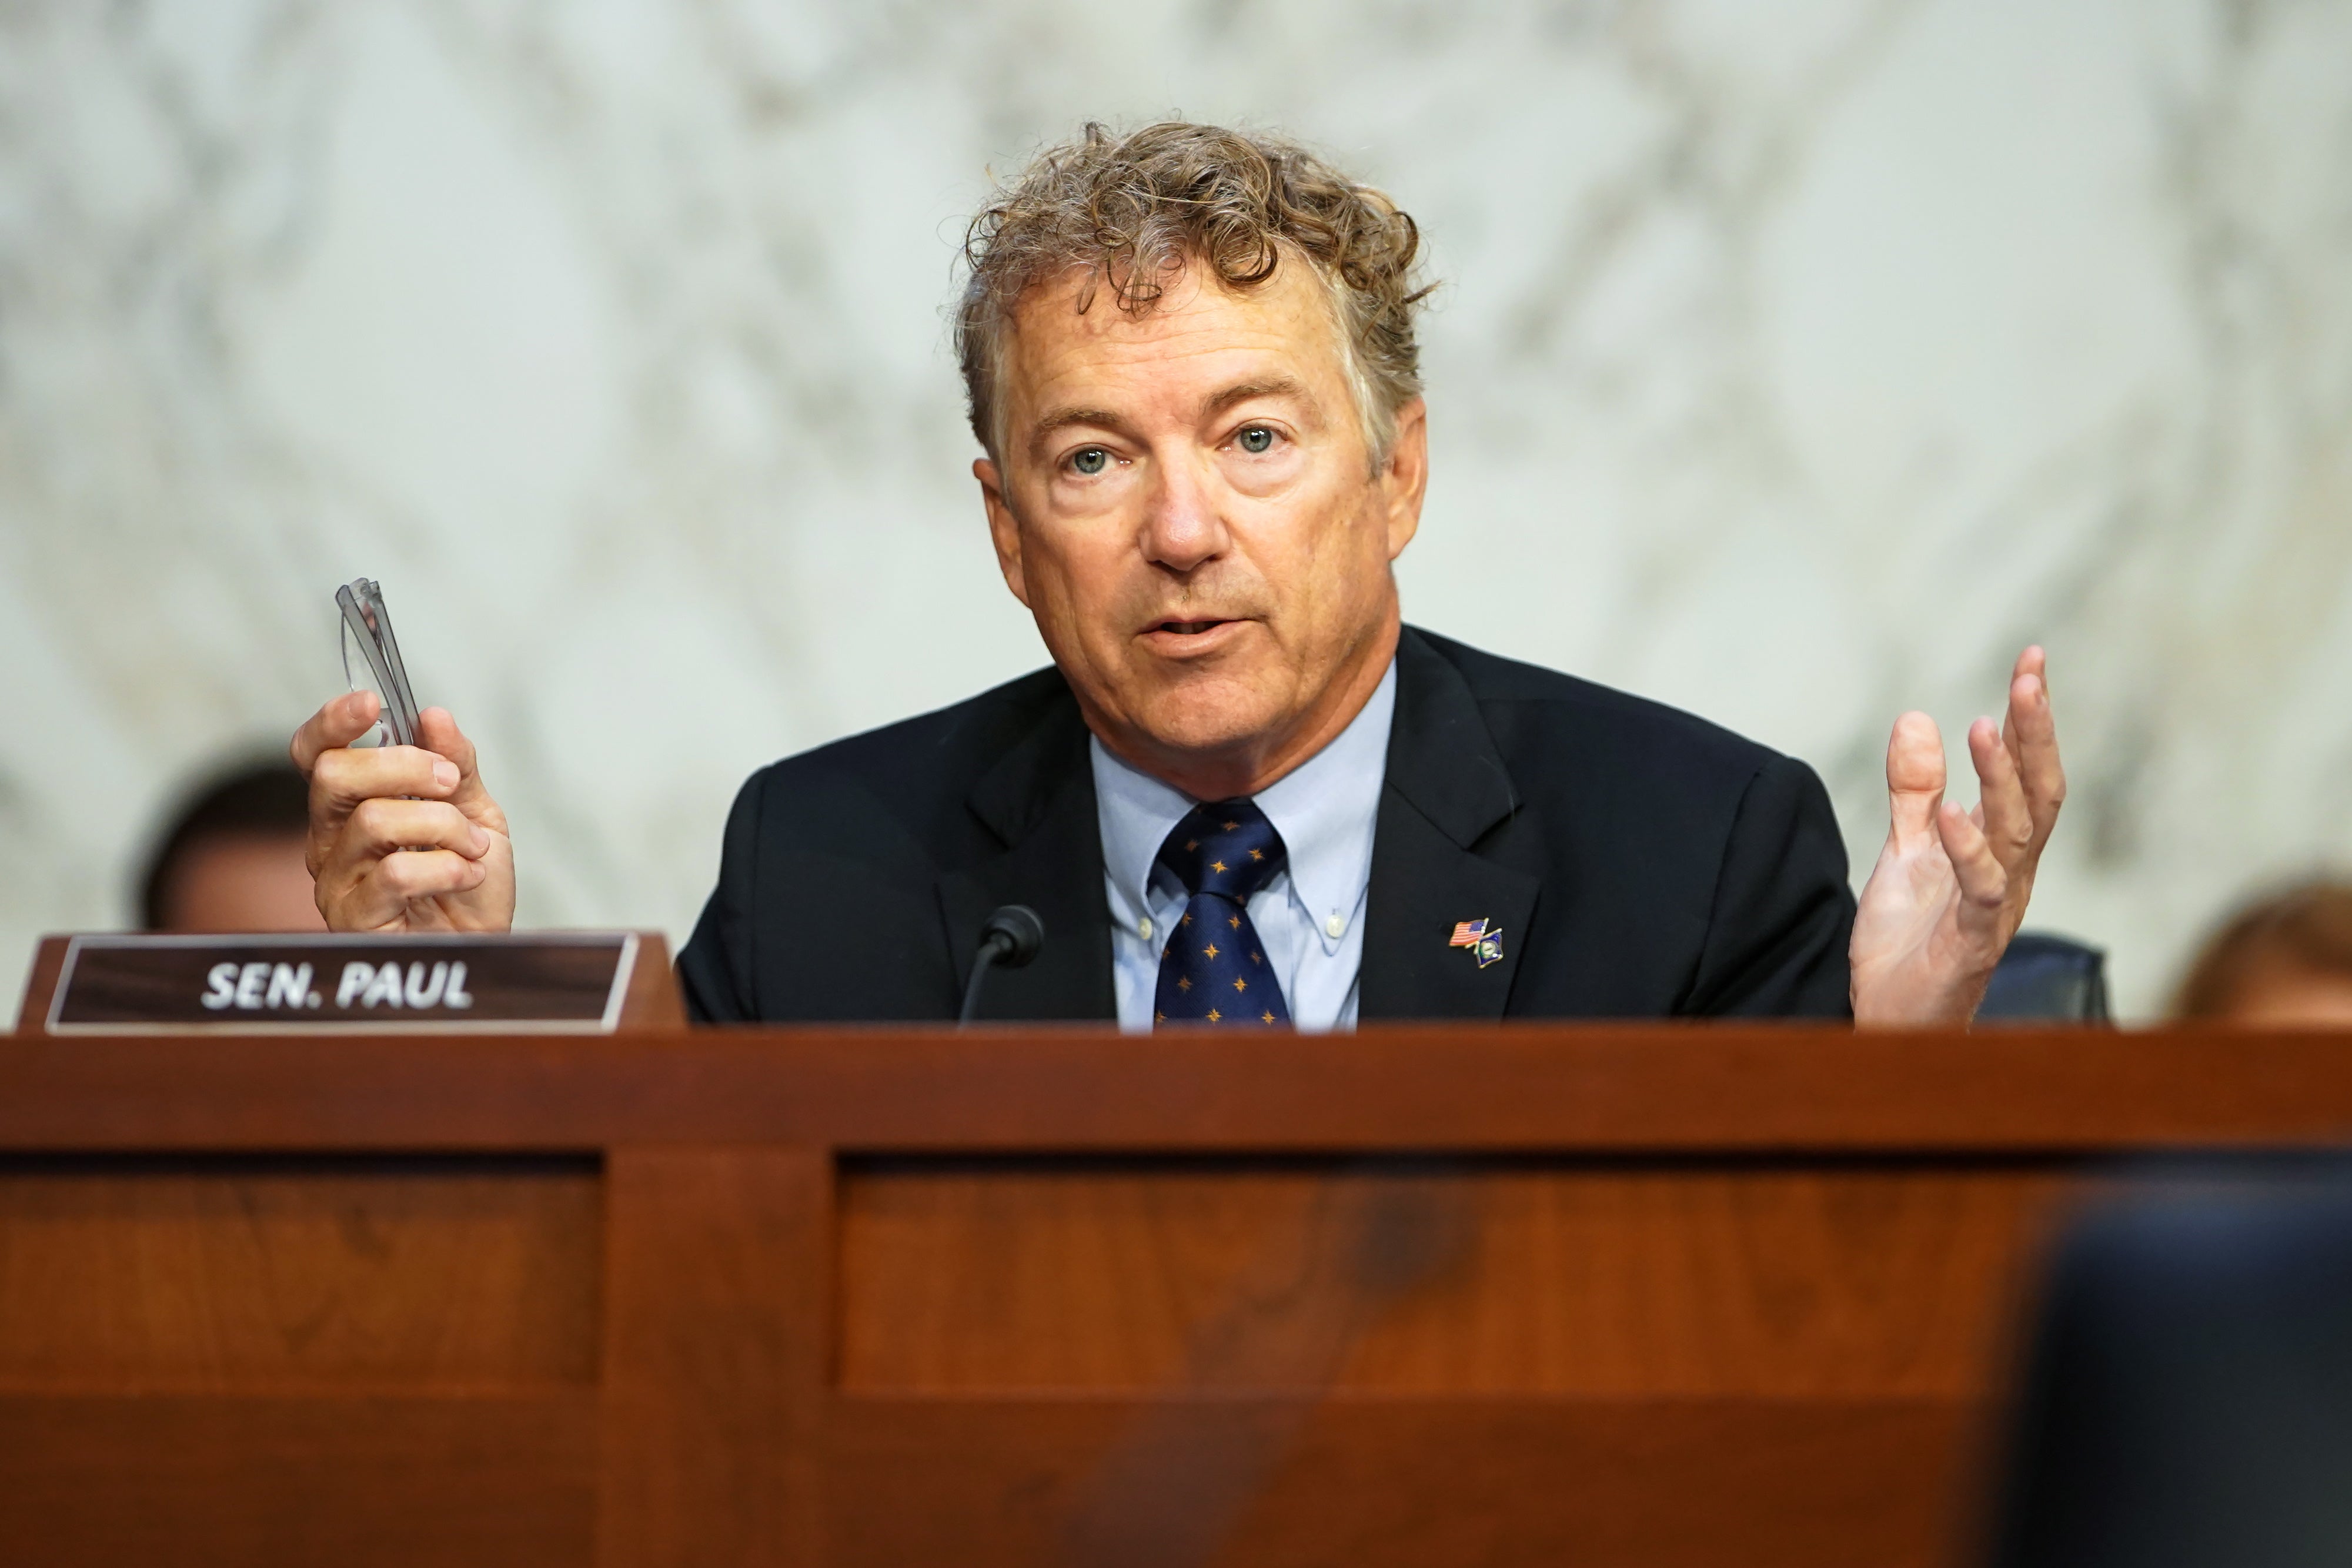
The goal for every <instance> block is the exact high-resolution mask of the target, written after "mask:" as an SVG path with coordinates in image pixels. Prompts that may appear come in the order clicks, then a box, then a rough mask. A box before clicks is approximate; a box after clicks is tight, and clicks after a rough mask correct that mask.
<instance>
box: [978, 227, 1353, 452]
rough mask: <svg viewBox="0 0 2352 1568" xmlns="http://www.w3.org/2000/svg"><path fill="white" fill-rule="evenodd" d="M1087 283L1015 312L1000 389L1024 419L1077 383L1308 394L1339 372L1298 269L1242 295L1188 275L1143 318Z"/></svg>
mask: <svg viewBox="0 0 2352 1568" xmlns="http://www.w3.org/2000/svg"><path fill="white" fill-rule="evenodd" d="M1087 282H1088V280H1087V278H1085V277H1067V278H1062V279H1056V280H1055V281H1054V282H1053V283H1050V284H1045V285H1041V286H1039V287H1037V288H1036V289H1034V290H1033V291H1032V292H1031V293H1030V294H1029V295H1028V296H1027V297H1026V298H1024V299H1023V301H1022V303H1021V305H1020V306H1019V307H1018V308H1017V309H1016V310H1015V311H1014V313H1013V321H1012V323H1011V328H1012V330H1011V331H1010V332H1009V333H1008V334H1007V338H1008V344H1007V346H1008V348H1009V349H1010V350H1011V351H1010V352H1009V353H1008V354H1007V355H1006V364H1005V367H1004V368H1005V371H1006V382H1007V384H1006V386H1005V389H1004V390H1005V392H1007V394H1008V395H1009V397H1010V399H1011V401H1012V402H1013V404H1014V405H1016V406H1017V407H1019V408H1020V409H1021V411H1022V413H1023V414H1024V415H1025V416H1034V414H1035V413H1036V412H1037V411H1038V409H1039V408H1040V407H1041V406H1042V405H1044V404H1045V403H1049V402H1051V403H1058V402H1063V401H1065V400H1066V398H1067V397H1069V396H1071V395H1073V394H1075V393H1076V391H1077V390H1078V389H1079V388H1081V387H1084V388H1088V389H1104V388H1115V387H1119V386H1126V387H1129V388H1134V389H1138V390H1160V391H1163V392H1180V393H1181V392H1208V391H1212V390H1214V389H1217V388H1221V387H1223V386H1224V385H1225V384H1228V383H1229V382H1233V381H1234V380H1235V379H1245V380H1251V381H1257V382H1265V383H1268V384H1272V383H1274V382H1283V381H1287V382H1292V383H1295V384H1297V385H1299V386H1301V387H1303V388H1307V389H1308V390H1310V391H1311V390H1312V389H1313V385H1314V383H1315V382H1320V381H1322V380H1324V379H1325V378H1326V377H1330V378H1335V379H1336V378H1344V376H1345V373H1346V371H1345V366H1344V364H1343V362H1342V361H1341V359H1340V354H1339V338H1338V333H1337V331H1336V330H1335V326H1334V323H1333V322H1332V320H1331V315H1330V309H1329V307H1328V304H1327V302H1326V300H1325V298H1324V296H1323V290H1322V288H1321V287H1320V285H1319V283H1318V280H1317V279H1316V278H1314V277H1312V276H1311V274H1309V272H1308V270H1307V267H1304V266H1302V265H1292V266H1288V267H1283V268H1281V269H1279V270H1277V272H1276V275H1275V276H1274V277H1271V278H1269V279H1267V280H1266V282H1265V283H1264V284H1261V285H1259V286H1257V287H1254V288H1248V289H1234V288H1228V287H1224V286H1223V284H1222V283H1221V282H1219V281H1218V280H1216V279H1215V278H1214V277H1208V278H1206V279H1203V278H1202V277H1199V276H1198V269H1196V268H1187V269H1186V270H1185V271H1184V272H1182V273H1181V274H1179V275H1177V276H1176V277H1173V278H1171V280H1170V283H1169V286H1168V288H1167V291H1166V292H1165V293H1164V294H1163V295H1162V296H1161V298H1160V300H1159V301H1158V303H1157V304H1156V305H1155V306H1154V307H1153V308H1151V309H1150V310H1147V311H1145V312H1143V313H1141V314H1137V313H1135V312H1131V311H1128V310H1123V309H1121V308H1118V303H1117V301H1116V300H1115V299H1114V298H1112V295H1111V292H1110V290H1108V289H1107V288H1104V287H1098V286H1097V287H1095V288H1094V289H1093V297H1092V298H1091V299H1090V300H1089V299H1087ZM1082 301H1083V302H1084V303H1086V305H1087V308H1086V309H1084V310H1081V309H1080V308H1079V305H1080V303H1081V302H1082Z"/></svg>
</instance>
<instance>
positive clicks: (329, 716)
mask: <svg viewBox="0 0 2352 1568" xmlns="http://www.w3.org/2000/svg"><path fill="white" fill-rule="evenodd" d="M382 711H383V702H382V701H381V700H380V699H379V698H378V697H377V696H376V695H375V694H374V693H373V692H345V693H344V694H343V695H341V696H339V697H337V698H336V699H335V700H334V701H332V702H331V703H326V704H323V705H321V706H320V709H319V711H318V712H317V713H314V714H312V715H311V716H310V717H309V718H307V719H305V720H303V721H302V727H301V728H299V729H298V730H296V731H295V732H294V738H293V739H292V740H290V741H289V742H287V744H286V754H287V755H288V756H289V757H291V758H293V759H294V766H295V767H297V768H300V769H301V770H302V772H303V774H304V776H306V777H307V776H308V775H309V774H310V769H311V768H313V767H315V766H316V765H317V763H318V760H319V758H320V755H321V754H322V753H325V752H329V751H336V750H340V749H341V748H342V747H346V746H349V745H350V744H351V743H352V741H354V740H357V739H358V738H359V737H361V736H362V735H365V734H366V733H367V732H368V731H369V729H370V728H372V727H373V726H374V724H375V721H376V716H377V714H379V713H381V712H382Z"/></svg>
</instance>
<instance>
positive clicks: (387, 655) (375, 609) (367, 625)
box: [335, 577, 417, 746]
mask: <svg viewBox="0 0 2352 1568" xmlns="http://www.w3.org/2000/svg"><path fill="white" fill-rule="evenodd" d="M335 603H336V604H337V605H338V606H340V607H341V610H342V612H343V679H344V680H346V681H348V682H349V683H350V684H351V688H352V690H353V691H355V692H356V691H372V692H373V693H375V695H376V700H377V701H378V703H379V704H381V705H382V706H380V707H379V709H378V713H377V718H376V727H377V731H378V739H377V741H376V744H377V745H380V746H382V745H392V746H415V744H416V743H417V741H416V735H417V722H416V720H417V709H416V695H415V693H413V692H411V691H410V690H409V689H408V671H407V670H406V668H404V666H403V665H402V664H401V662H400V643H399V640H398V639H396V638H394V636H393V634H392V614H391V612H389V611H387V610H385V609H384V607H383V589H381V588H379V587H377V586H376V584H375V583H374V582H373V581H371V580H369V579H367V578H364V577H362V578H359V579H356V580H353V581H352V584H351V585H350V586H349V587H347V588H338V589H337V590H335ZM354 642H356V643H358V644H359V650H360V657H361V662H362V665H363V666H364V668H363V669H362V671H358V672H355V671H354V670H353V669H352V643H354ZM386 737H388V738H386Z"/></svg>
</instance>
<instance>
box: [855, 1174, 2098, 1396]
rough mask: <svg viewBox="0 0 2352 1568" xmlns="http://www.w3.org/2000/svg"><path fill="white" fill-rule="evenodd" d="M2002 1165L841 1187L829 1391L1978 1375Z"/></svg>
mask: <svg viewBox="0 0 2352 1568" xmlns="http://www.w3.org/2000/svg"><path fill="white" fill-rule="evenodd" d="M2060 1190H2061V1186H2060V1182H2059V1178H2057V1177H2056V1176H2053V1175H2050V1174H2048V1173H2045V1172H2040V1171H2034V1170H2029V1169H2004V1168H2000V1167H1993V1168H1980V1169H1970V1168H1965V1167H1962V1168H1948V1167H1927V1168H1902V1167H1896V1168H1885V1167H1870V1166H1831V1167H1826V1168H1813V1169H1803V1168H1794V1169H1788V1168H1774V1167H1746V1168H1743V1167H1732V1168H1725V1167H1721V1166H1716V1167H1707V1166H1650V1167H1643V1168H1636V1169H1633V1170H1624V1169H1604V1168H1592V1167H1574V1166H1570V1167H1552V1168H1528V1167H1517V1168H1513V1167H1503V1168H1500V1169H1495V1170H1488V1171H1485V1172H1478V1171H1474V1170H1469V1169H1455V1170H1452V1171H1438V1172H1424V1173H1422V1174H1418V1175H1397V1174H1391V1173H1381V1172H1378V1171H1368V1170H1364V1169H1362V1168H1354V1169H1346V1168H1342V1169H1329V1168H1326V1169H1313V1168H1304V1169H1302V1168H1290V1169H1265V1168H1258V1169H1233V1168H1224V1167H1216V1166H1206V1167H1203V1166H1189V1167H1188V1166H1182V1165H1172V1166H1160V1167H1156V1168H1133V1167H1129V1168H1116V1169H1103V1168H1099V1167H1090V1166H1074V1167H1064V1168H1059V1169H1054V1168H1039V1167H1037V1166H1008V1167H1004V1168H998V1169H989V1168H986V1167H974V1166H969V1165H966V1166H950V1167H945V1168H930V1167H925V1166H907V1165H894V1166H883V1167H879V1168H872V1169H864V1170H859V1171H857V1172H856V1174H855V1175H853V1176H850V1177H849V1178H848V1179H846V1180H845V1183H844V1192H843V1202H842V1231H841V1300H842V1306H841V1315H842V1322H841V1330H840V1333H841V1379H842V1383H843V1385H844V1386H845V1387H846V1388H850V1389H857V1390H905V1391H916V1392H948V1391H973V1390H981V1389H1008V1390H1013V1389H1056V1388H1067V1389H1102V1390H1138V1389H1148V1388H1153V1387H1159V1386H1176V1387H1194V1388H1266V1387H1285V1386H1303V1387H1320V1386H1327V1385H1328V1386H1330V1387H1333V1388H1337V1389H1341V1390H1363V1391H1383V1392H1391V1393H1440V1392H1465V1393H1497V1394H1499V1393H1509V1392H1528V1393H1542V1394H1577V1395H1591V1396H1610V1395H1633V1394H1649V1395H1654V1396H1672V1397H1678V1398H1680V1397H1715V1396H1740V1395H1748V1396H1797V1395H1805V1396H1831V1395H1844V1394H1860V1393H1869V1394H1874V1395H1882V1396H1906V1397H1911V1396H1944V1397H1961V1396H1971V1395H1974V1394H1975V1393H1977V1392H1978V1391H1979V1390H1980V1389H1981V1388H1982V1387H1983V1386H1984V1384H1985V1380H1986V1378H1987V1376H1988V1375H1989V1372H1990V1365H1991V1360H1990V1358H1991V1357H1992V1355H1993V1354H1995V1345H1994V1343H1993V1342H1992V1340H1991V1339H1990V1337H1989V1336H1990V1334H1991V1333H1993V1332H1994V1330H1995V1328H1996V1326H1997V1325H1998V1324H1999V1323H2000V1322H2001V1321H2002V1320H2003V1319H2004V1318H2005V1317H2006V1315H2007V1312H2008V1308H2009V1305H2010V1294H2011V1290H2012V1288H2013V1281H2015V1279H2016V1278H2017V1276H2018V1274H2019V1272H2020V1270H2021V1267H2022V1263H2023V1260H2024V1259H2025V1257H2026V1256H2028V1249H2030V1248H2031V1247H2032V1244H2033V1243H2034V1241H2035V1240H2036V1239H2038V1236H2039V1231H2040V1226H2041V1223H2042V1217H2043V1215H2044V1214H2045V1213H2046V1212H2047V1210H2048V1209H2049V1207H2050V1206H2051V1204H2052V1203H2053V1200H2054V1199H2055V1197H2057V1195H2058V1193H2059V1191H2060Z"/></svg>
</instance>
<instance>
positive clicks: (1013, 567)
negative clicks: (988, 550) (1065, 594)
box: [971, 457, 1029, 606]
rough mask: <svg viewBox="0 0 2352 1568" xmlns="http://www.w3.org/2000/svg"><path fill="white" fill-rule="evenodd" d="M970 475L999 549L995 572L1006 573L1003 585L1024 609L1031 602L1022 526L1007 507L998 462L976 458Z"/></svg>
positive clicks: (991, 536) (991, 534) (1011, 509)
mask: <svg viewBox="0 0 2352 1568" xmlns="http://www.w3.org/2000/svg"><path fill="white" fill-rule="evenodd" d="M971 476H972V477H973V478H975V479H977V480H979V481H980V499H981V504H982V506H984V507H987V508H988V537H989V538H990V540H991V541H992V543H993V544H994V545H995V546H996V570H999V571H1001V572H1003V574H1004V586H1005V587H1007V588H1009V589H1011V590H1012V591H1013V598H1015V599H1017V600H1019V601H1021V602H1022V604H1023V605H1024V606H1026V605H1027V604H1028V602H1029V589H1028V584H1027V581H1026V580H1025V579H1024V577H1023V576H1022V574H1021V523H1020V519H1018V518H1016V517H1013V508H1012V507H1010V506H1008V505H1006V504H1005V500H1004V480H1003V476H1000V475H999V474H998V473H997V471H996V461H995V459H993V458H990V457H982V458H977V459H975V460H974V461H973V463H972V465H971Z"/></svg>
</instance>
